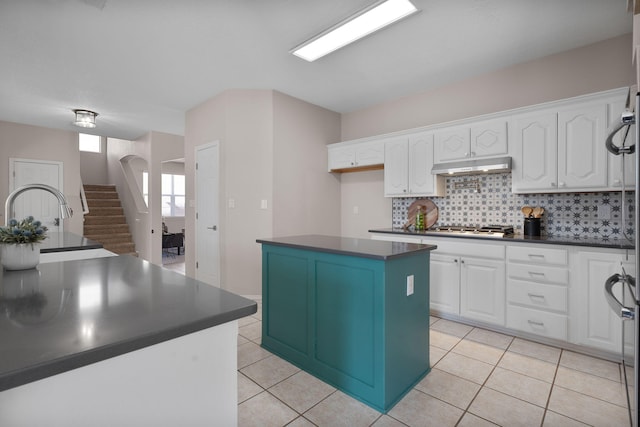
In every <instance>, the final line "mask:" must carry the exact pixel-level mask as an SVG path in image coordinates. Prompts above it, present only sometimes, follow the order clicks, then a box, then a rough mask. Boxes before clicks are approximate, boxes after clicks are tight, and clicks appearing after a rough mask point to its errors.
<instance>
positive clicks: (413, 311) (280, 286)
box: [258, 235, 436, 413]
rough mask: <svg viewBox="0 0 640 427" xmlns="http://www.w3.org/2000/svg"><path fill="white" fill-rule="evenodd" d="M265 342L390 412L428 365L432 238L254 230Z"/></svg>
mask: <svg viewBox="0 0 640 427" xmlns="http://www.w3.org/2000/svg"><path fill="white" fill-rule="evenodd" d="M258 243H261V244H262V302H263V322H262V347H264V348H265V349H267V350H269V351H271V352H272V353H274V354H277V355H278V356H280V357H282V358H283V359H285V360H287V361H289V362H291V363H293V364H294V365H296V366H298V367H299V368H301V369H303V370H305V371H307V372H309V373H311V374H312V375H315V376H316V377H318V378H320V379H322V380H324V381H325V382H327V383H329V384H331V385H333V386H334V387H336V388H338V389H340V390H342V391H343V392H345V393H347V394H349V395H351V396H353V397H355V398H356V399H358V400H360V401H361V402H364V403H365V404H367V405H369V406H371V407H372V408H374V409H377V410H378V411H381V412H383V413H386V412H387V411H388V410H389V409H391V408H392V407H393V405H395V404H396V403H397V402H398V401H399V400H400V399H401V398H402V397H403V396H404V394H405V393H407V392H408V391H409V390H410V389H411V388H412V387H413V386H414V385H415V384H416V383H417V382H419V381H420V380H421V379H422V378H423V377H424V376H425V375H426V374H427V373H428V372H429V370H430V367H429V253H430V251H431V250H433V249H436V246H433V245H419V244H411V243H399V242H383V241H376V240H368V239H355V238H344V237H333V236H320V235H305V236H292V237H282V238H271V239H260V240H258Z"/></svg>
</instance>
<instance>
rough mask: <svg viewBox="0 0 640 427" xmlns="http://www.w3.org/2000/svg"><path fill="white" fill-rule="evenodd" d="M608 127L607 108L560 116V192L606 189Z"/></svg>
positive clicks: (566, 112)
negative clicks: (605, 141)
mask: <svg viewBox="0 0 640 427" xmlns="http://www.w3.org/2000/svg"><path fill="white" fill-rule="evenodd" d="M606 125H607V106H606V105H605V104H596V105H589V106H584V107H581V108H573V109H569V110H564V111H560V112H559V113H558V189H559V190H592V189H604V188H606V186H607V157H608V156H607V149H606V148H605V146H604V140H605V137H606V136H605V134H606V132H605V130H606Z"/></svg>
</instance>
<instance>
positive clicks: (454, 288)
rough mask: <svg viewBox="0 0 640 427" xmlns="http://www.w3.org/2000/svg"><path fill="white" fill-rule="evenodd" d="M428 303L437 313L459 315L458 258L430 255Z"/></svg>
mask: <svg viewBox="0 0 640 427" xmlns="http://www.w3.org/2000/svg"><path fill="white" fill-rule="evenodd" d="M429 285H430V288H429V300H430V301H429V302H430V307H431V309H432V310H435V311H437V312H438V313H447V314H455V315H458V314H460V258H459V257H457V256H452V255H440V254H437V253H435V252H434V253H432V254H431V265H430V275H429Z"/></svg>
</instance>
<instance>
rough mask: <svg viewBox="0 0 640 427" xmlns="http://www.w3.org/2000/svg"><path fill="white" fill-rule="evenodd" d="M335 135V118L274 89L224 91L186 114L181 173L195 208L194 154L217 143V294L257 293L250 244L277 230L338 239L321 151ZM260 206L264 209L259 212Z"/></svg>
mask: <svg viewBox="0 0 640 427" xmlns="http://www.w3.org/2000/svg"><path fill="white" fill-rule="evenodd" d="M339 129H340V118H339V115H338V114H337V113H334V112H330V111H328V110H325V109H322V108H319V107H316V106H313V105H310V104H308V103H305V102H303V101H300V100H296V99H294V98H291V97H288V96H286V95H284V94H279V93H277V92H273V91H264V90H230V91H226V92H224V93H222V94H220V95H218V96H217V97H215V98H212V99H210V100H208V101H206V102H205V103H203V104H202V105H200V106H198V107H196V108H194V109H192V110H190V111H189V112H187V118H186V126H185V147H186V148H185V173H186V176H187V199H188V200H193V201H194V204H195V197H196V195H195V190H194V188H195V183H194V179H193V177H194V175H195V174H194V172H195V170H194V162H195V160H194V152H195V148H196V147H197V146H199V145H202V144H205V143H208V142H212V141H219V142H220V186H221V191H220V193H221V194H220V208H221V211H220V227H219V230H220V239H221V274H220V277H221V287H222V288H224V289H228V290H230V291H232V292H235V293H238V294H242V295H260V294H261V283H262V269H261V252H260V249H261V248H260V245H259V244H257V243H256V239H258V238H268V237H272V236H274V234H275V231H276V229H277V230H278V235H289V234H292V233H309V232H313V230H317V231H318V232H324V233H326V234H339V231H340V230H339V227H340V225H339V208H337V207H338V206H339V204H340V200H339V186H338V182H337V180H336V179H335V178H334V177H332V176H330V174H328V173H327V172H326V156H327V154H326V147H325V145H326V144H329V143H333V142H337V139H338V135H339ZM276 187H278V188H277V190H276ZM198 197H200V196H198ZM229 199H234V201H235V208H229V204H228V200H229ZM262 200H266V201H267V209H261V201H262ZM188 204H189V203H188ZM194 214H195V212H194V210H193V208H188V209H187V217H186V221H185V222H186V244H187V247H186V259H187V265H186V267H187V269H186V270H187V275H190V276H192V277H195V260H194V259H193V258H192V257H193V253H194V250H195V243H194V240H193V239H192V236H193V230H194V229H195V219H194Z"/></svg>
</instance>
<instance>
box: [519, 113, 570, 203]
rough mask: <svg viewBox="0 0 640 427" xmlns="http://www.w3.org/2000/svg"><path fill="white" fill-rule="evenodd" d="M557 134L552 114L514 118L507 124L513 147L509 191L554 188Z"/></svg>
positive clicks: (556, 173)
mask: <svg viewBox="0 0 640 427" xmlns="http://www.w3.org/2000/svg"><path fill="white" fill-rule="evenodd" d="M557 134H558V132H557V115H556V113H546V112H543V113H540V114H537V115H527V116H522V117H516V118H513V119H512V120H510V121H509V141H510V143H512V144H513V145H512V147H513V168H512V180H513V187H512V189H513V192H514V193H531V192H535V191H552V190H556V189H557V177H558V163H557V162H558V158H557V156H558V135H557Z"/></svg>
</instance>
